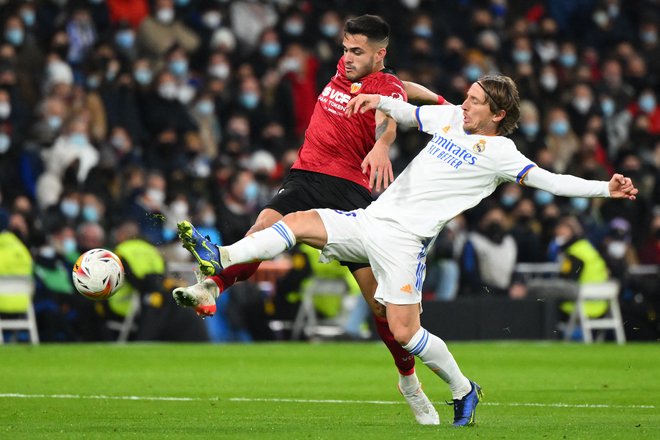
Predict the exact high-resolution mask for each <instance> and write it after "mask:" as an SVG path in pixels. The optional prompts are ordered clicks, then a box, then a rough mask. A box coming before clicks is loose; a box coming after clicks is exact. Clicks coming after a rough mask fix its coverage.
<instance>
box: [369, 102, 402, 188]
mask: <svg viewBox="0 0 660 440" xmlns="http://www.w3.org/2000/svg"><path fill="white" fill-rule="evenodd" d="M375 119H376V143H374V146H373V148H372V149H371V151H370V152H369V154H367V155H366V157H365V158H364V160H363V161H362V172H363V173H365V174H366V173H367V172H368V173H369V187H370V188H374V183H375V184H376V191H380V188H381V184H382V185H383V188H387V187H388V186H389V184H390V182H392V181H393V180H394V171H393V170H392V162H391V161H390V145H392V144H393V143H394V140H395V139H396V122H394V119H392V118H390V117H389V116H387V115H386V114H385V113H383V112H381V111H376V115H375Z"/></svg>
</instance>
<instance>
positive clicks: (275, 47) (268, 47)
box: [261, 42, 282, 58]
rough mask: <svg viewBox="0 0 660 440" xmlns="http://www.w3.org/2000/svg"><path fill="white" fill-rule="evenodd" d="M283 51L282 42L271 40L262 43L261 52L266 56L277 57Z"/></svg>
mask: <svg viewBox="0 0 660 440" xmlns="http://www.w3.org/2000/svg"><path fill="white" fill-rule="evenodd" d="M281 51H282V48H281V47H280V43H275V42H269V43H263V44H262V45H261V54H262V55H263V56H265V57H266V58H275V57H276V56H278V55H279V54H280V52H281Z"/></svg>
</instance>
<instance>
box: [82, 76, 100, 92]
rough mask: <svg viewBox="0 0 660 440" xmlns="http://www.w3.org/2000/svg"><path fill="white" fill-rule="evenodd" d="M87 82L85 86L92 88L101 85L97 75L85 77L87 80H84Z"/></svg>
mask: <svg viewBox="0 0 660 440" xmlns="http://www.w3.org/2000/svg"><path fill="white" fill-rule="evenodd" d="M85 82H86V83H87V88H89V89H91V90H94V89H97V88H98V87H99V85H101V80H100V79H99V77H98V76H90V77H87V80H86V81H85Z"/></svg>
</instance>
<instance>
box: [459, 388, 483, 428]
mask: <svg viewBox="0 0 660 440" xmlns="http://www.w3.org/2000/svg"><path fill="white" fill-rule="evenodd" d="M470 384H471V385H472V389H471V390H470V392H469V393H467V394H466V395H465V396H463V397H462V398H460V399H454V401H453V405H454V426H471V425H474V416H475V413H476V410H477V404H478V403H479V400H480V399H483V397H484V394H483V392H482V391H481V387H480V386H479V385H478V384H477V383H475V382H473V381H470Z"/></svg>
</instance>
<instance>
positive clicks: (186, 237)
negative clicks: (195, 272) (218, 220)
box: [176, 220, 222, 276]
mask: <svg viewBox="0 0 660 440" xmlns="http://www.w3.org/2000/svg"><path fill="white" fill-rule="evenodd" d="M176 227H177V230H178V234H179V238H180V239H181V243H182V245H183V247H184V248H185V249H186V250H187V251H188V252H190V253H191V254H192V256H193V257H195V260H197V264H199V270H200V271H201V272H202V273H203V274H204V275H206V276H211V275H215V274H217V273H220V271H222V265H221V264H220V252H219V250H218V246H216V245H215V244H213V243H212V242H211V240H210V239H209V238H208V237H204V236H202V234H200V233H199V232H198V231H197V229H195V227H194V226H193V225H192V223H190V222H189V221H187V220H184V221H182V222H179V223H177V225H176Z"/></svg>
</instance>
